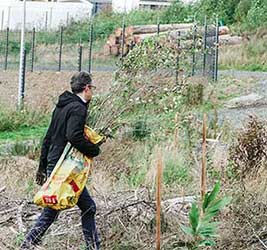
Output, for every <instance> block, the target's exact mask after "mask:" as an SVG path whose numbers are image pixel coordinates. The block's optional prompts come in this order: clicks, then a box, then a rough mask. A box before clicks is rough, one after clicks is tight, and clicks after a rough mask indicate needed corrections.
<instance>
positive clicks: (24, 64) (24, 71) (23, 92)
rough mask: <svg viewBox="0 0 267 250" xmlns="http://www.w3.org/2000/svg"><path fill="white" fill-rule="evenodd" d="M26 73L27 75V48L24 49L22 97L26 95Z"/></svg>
mask: <svg viewBox="0 0 267 250" xmlns="http://www.w3.org/2000/svg"><path fill="white" fill-rule="evenodd" d="M25 75H26V49H24V50H23V67H22V85H21V97H22V99H24V96H25Z"/></svg>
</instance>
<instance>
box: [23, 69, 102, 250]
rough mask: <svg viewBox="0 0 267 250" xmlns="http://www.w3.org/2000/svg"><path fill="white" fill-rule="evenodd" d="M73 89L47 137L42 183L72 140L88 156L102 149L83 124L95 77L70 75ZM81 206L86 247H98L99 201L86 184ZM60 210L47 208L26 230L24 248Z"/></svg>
mask: <svg viewBox="0 0 267 250" xmlns="http://www.w3.org/2000/svg"><path fill="white" fill-rule="evenodd" d="M70 85H71V90H72V93H71V92H69V91H65V92H64V93H63V94H62V95H60V96H59V100H58V103H57V105H56V107H55V109H54V111H53V115H52V119H51V123H50V126H49V128H48V131H47V134H46V136H45V138H44V141H43V145H42V150H41V157H40V164H39V168H38V171H37V174H36V182H37V184H38V185H43V183H44V182H45V180H46V178H47V177H48V176H50V174H51V173H52V171H53V169H54V167H55V165H56V163H57V161H58V160H59V158H60V156H61V154H62V153H63V150H64V148H65V146H66V144H67V142H70V143H71V144H72V146H73V147H75V148H76V149H77V150H79V151H80V152H81V153H83V154H84V155H86V156H88V157H95V156H97V155H98V154H99V153H100V150H99V146H98V145H94V144H92V143H90V142H89V141H88V140H87V139H86V138H85V137H84V126H85V122H86V116H87V108H88V104H89V102H90V100H91V98H92V90H93V89H94V88H95V86H93V85H92V79H91V76H90V74H89V73H88V72H85V71H82V72H79V73H76V74H74V75H73V76H72V78H71V82H70ZM77 205H78V207H79V208H80V210H81V220H82V230H83V234H84V239H85V243H86V247H87V248H86V249H87V250H89V249H97V250H98V249H99V245H100V243H99V239H98V234H97V230H96V225H95V212H96V205H95V202H94V201H93V199H92V198H91V197H90V195H89V193H88V191H87V189H86V187H85V188H84V190H83V191H82V193H81V196H80V198H79V200H78V203H77ZM58 214H59V211H57V210H54V209H52V208H44V209H43V211H42V213H41V215H40V217H39V218H38V220H37V222H36V223H35V225H34V226H33V228H32V229H31V230H30V232H29V233H28V234H27V236H26V238H25V240H24V242H23V243H22V245H21V249H32V247H34V246H36V245H38V244H39V243H40V241H41V237H42V236H43V235H44V234H45V232H46V231H47V229H48V228H49V226H50V225H51V224H52V223H53V222H54V221H55V219H56V218H57V216H58Z"/></svg>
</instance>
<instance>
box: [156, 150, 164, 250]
mask: <svg viewBox="0 0 267 250" xmlns="http://www.w3.org/2000/svg"><path fill="white" fill-rule="evenodd" d="M162 169H163V162H162V152H161V150H160V151H159V158H158V163H157V197H156V200H157V216H156V227H157V228H156V250H160V234H161V223H160V212H161V178H162Z"/></svg>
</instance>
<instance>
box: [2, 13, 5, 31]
mask: <svg viewBox="0 0 267 250" xmlns="http://www.w3.org/2000/svg"><path fill="white" fill-rule="evenodd" d="M4 15H5V11H4V10H2V15H1V30H3V29H4Z"/></svg>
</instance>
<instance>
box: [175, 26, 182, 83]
mask: <svg viewBox="0 0 267 250" xmlns="http://www.w3.org/2000/svg"><path fill="white" fill-rule="evenodd" d="M180 38H181V32H180V31H178V41H177V51H178V53H177V57H176V69H175V83H176V85H178V84H179V78H178V77H179V64H180V46H181V41H180Z"/></svg>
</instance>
